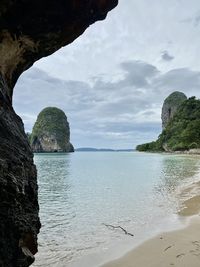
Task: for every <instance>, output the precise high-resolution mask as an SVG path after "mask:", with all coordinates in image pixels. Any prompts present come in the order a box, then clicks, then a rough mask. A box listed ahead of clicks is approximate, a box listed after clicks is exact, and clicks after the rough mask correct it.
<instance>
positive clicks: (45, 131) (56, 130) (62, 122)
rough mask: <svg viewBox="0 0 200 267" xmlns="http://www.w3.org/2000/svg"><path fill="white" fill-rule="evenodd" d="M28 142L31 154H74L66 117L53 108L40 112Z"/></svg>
mask: <svg viewBox="0 0 200 267" xmlns="http://www.w3.org/2000/svg"><path fill="white" fill-rule="evenodd" d="M30 140H31V148H32V150H33V152H74V148H73V146H72V144H71V143H70V128H69V123H68V121H67V117H66V115H65V113H64V112H63V111H62V110H60V109H58V108H55V107H47V108H45V109H43V110H42V111H41V112H40V114H39V115H38V117H37V120H36V123H35V125H34V127H33V132H32V134H31V138H30Z"/></svg>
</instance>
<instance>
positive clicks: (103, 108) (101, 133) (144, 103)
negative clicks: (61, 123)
mask: <svg viewBox="0 0 200 267" xmlns="http://www.w3.org/2000/svg"><path fill="white" fill-rule="evenodd" d="M119 72H120V75H119V78H118V80H115V79H114V80H113V79H112V77H111V79H110V81H108V80H107V78H105V79H104V77H103V76H102V75H100V76H99V77H98V76H97V77H96V78H95V79H94V80H93V83H91V82H83V81H79V80H68V81H66V80H63V79H59V78H55V77H52V76H51V75H50V74H48V73H46V72H45V71H41V70H39V69H37V68H35V67H33V68H31V69H30V70H28V71H27V72H25V73H24V74H23V75H22V77H21V78H20V79H19V82H18V84H17V85H16V88H15V92H14V107H15V109H16V111H17V113H19V114H20V115H21V116H22V118H23V120H24V123H25V128H26V130H27V131H31V128H32V126H33V123H34V122H35V120H36V117H37V115H38V113H39V112H40V111H41V110H42V109H43V108H45V107H46V106H57V107H59V108H61V109H63V110H64V111H65V113H66V115H67V116H68V120H69V122H70V126H71V139H72V143H73V144H74V145H75V147H80V146H95V147H116V148H122V147H125V148H126V147H127V148H129V147H134V146H135V145H137V144H139V143H143V142H148V141H151V140H154V139H156V138H157V136H158V134H159V133H160V131H161V119H160V113H161V107H162V103H163V101H164V99H165V97H167V96H168V95H169V94H170V93H172V92H173V91H177V90H178V91H182V92H184V93H185V94H186V95H187V96H191V95H196V96H197V97H199V96H200V92H199V88H200V72H199V71H194V70H191V69H189V68H176V69H172V70H169V71H167V72H162V71H160V70H159V69H158V68H157V67H156V66H154V65H152V64H149V63H147V62H144V61H139V60H129V61H124V62H121V63H120V65H119ZM22 100H23V101H22Z"/></svg>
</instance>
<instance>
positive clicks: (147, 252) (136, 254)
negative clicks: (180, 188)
mask: <svg viewBox="0 0 200 267" xmlns="http://www.w3.org/2000/svg"><path fill="white" fill-rule="evenodd" d="M199 212H200V196H199V195H197V196H194V197H192V198H190V199H188V200H186V201H185V202H184V207H183V209H182V210H181V211H180V212H179V215H180V216H184V217H185V216H191V215H194V214H195V216H192V217H188V218H190V219H189V222H188V224H187V226H186V227H185V228H184V229H181V230H176V231H173V232H168V233H162V234H160V235H158V236H156V237H154V238H152V239H150V240H148V241H146V242H144V243H143V244H142V245H140V246H138V247H137V248H135V249H134V250H133V251H131V252H129V253H128V254H126V255H125V256H123V257H122V258H120V259H118V260H115V261H113V262H110V263H107V264H105V265H103V267H170V266H176V267H199V266H200V215H199Z"/></svg>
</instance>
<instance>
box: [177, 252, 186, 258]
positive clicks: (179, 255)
mask: <svg viewBox="0 0 200 267" xmlns="http://www.w3.org/2000/svg"><path fill="white" fill-rule="evenodd" d="M183 256H185V254H184V253H181V254H178V255H177V256H176V257H177V259H178V258H181V257H183Z"/></svg>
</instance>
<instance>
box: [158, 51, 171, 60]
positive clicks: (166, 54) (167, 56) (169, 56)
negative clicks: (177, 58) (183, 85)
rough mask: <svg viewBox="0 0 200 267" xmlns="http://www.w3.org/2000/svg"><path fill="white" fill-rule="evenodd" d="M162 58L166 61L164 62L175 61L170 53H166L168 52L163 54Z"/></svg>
mask: <svg viewBox="0 0 200 267" xmlns="http://www.w3.org/2000/svg"><path fill="white" fill-rule="evenodd" d="M161 58H162V60H164V61H172V60H173V59H174V57H173V56H171V55H170V54H169V52H168V51H166V50H165V51H163V52H162V55H161Z"/></svg>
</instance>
